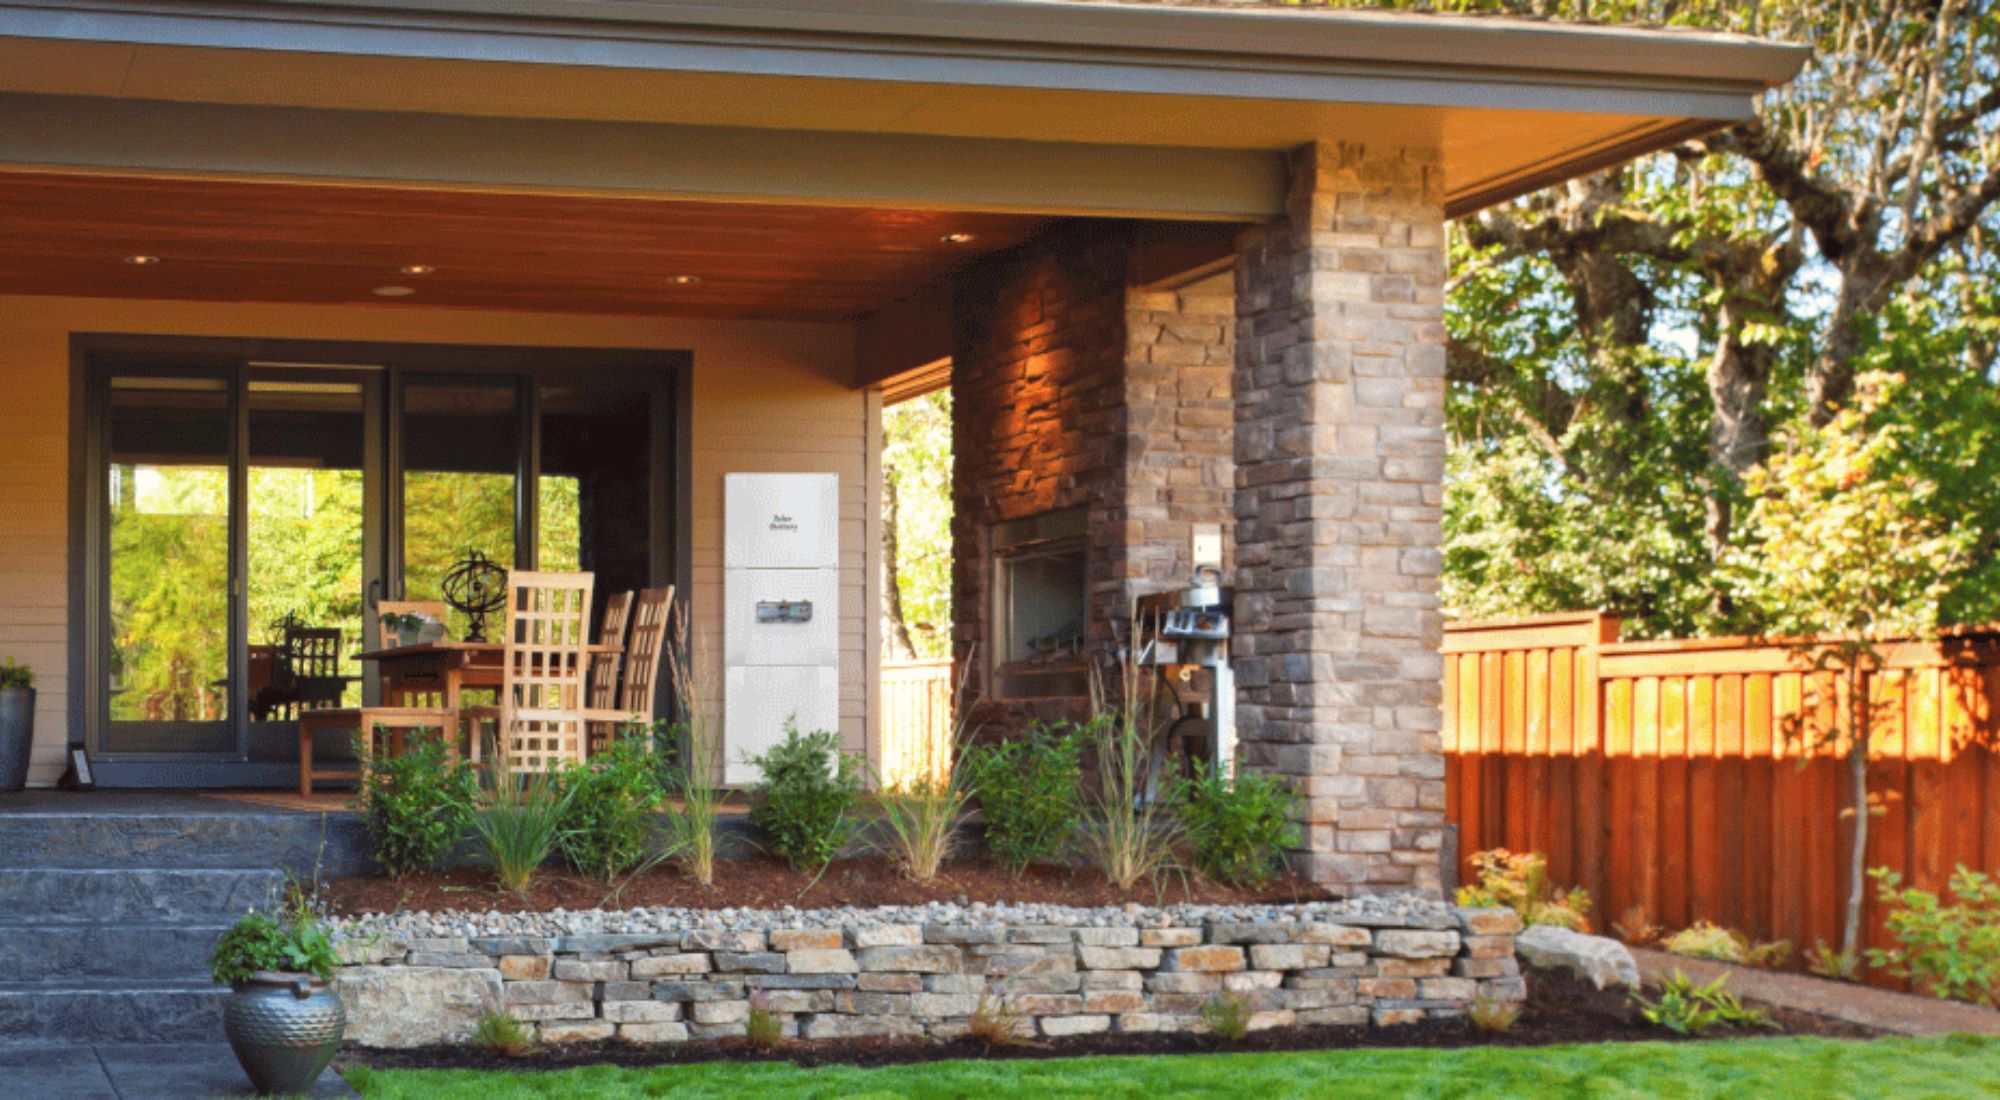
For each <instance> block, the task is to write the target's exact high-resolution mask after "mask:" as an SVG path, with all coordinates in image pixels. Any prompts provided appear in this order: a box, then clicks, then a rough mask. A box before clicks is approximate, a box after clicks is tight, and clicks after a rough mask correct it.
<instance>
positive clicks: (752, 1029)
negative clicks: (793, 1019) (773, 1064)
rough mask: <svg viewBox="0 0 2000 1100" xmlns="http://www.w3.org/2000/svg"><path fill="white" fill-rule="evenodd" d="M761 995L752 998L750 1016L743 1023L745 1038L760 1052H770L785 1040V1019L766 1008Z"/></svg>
mask: <svg viewBox="0 0 2000 1100" xmlns="http://www.w3.org/2000/svg"><path fill="white" fill-rule="evenodd" d="M762 1000H763V998H762V997H761V995H756V994H753V995H752V996H751V998H750V1016H749V1018H748V1019H746V1020H744V1021H743V1038H744V1039H745V1040H746V1041H748V1042H749V1044H750V1045H751V1046H752V1047H755V1048H756V1049H758V1050H770V1049H771V1048H772V1047H775V1046H777V1045H778V1044H779V1043H780V1042H783V1041H784V1038H785V1018H784V1017H783V1016H780V1015H778V1014H777V1013H775V1012H773V1011H771V1010H770V1009H768V1008H765V1007H764V1005H763V1003H762Z"/></svg>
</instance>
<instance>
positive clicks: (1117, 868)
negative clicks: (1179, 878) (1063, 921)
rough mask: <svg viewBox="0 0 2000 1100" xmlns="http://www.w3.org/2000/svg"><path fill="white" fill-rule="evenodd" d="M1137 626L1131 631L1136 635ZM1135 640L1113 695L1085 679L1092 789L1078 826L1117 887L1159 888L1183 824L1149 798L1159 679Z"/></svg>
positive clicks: (1173, 862) (1173, 866)
mask: <svg viewBox="0 0 2000 1100" xmlns="http://www.w3.org/2000/svg"><path fill="white" fill-rule="evenodd" d="M1139 634H1140V628H1139V624H1136V623H1135V624H1134V626H1133V631H1132V636H1133V637H1134V638H1135V639H1136V638H1137V637H1139ZM1139 648H1140V647H1139V645H1138V643H1137V642H1136V641H1135V642H1134V643H1133V644H1132V645H1131V646H1128V647H1127V649H1126V651H1125V657H1124V659H1123V660H1122V661H1121V662H1120V664H1119V683H1118V692H1117V695H1116V696H1115V697H1110V696H1107V694H1106V692H1105V690H1104V684H1103V683H1102V681H1101V679H1099V678H1098V677H1096V676H1093V677H1092V679H1091V707H1092V710H1093V712H1094V720H1093V721H1092V723H1091V724H1090V726H1089V727H1088V728H1089V730H1090V731H1091V732H1092V733H1094V734H1095V735H1096V738H1095V744H1094V745H1093V746H1092V747H1093V748H1094V749H1095V750H1096V756H1097V761H1096V763H1097V790H1096V791H1095V792H1094V793H1095V795H1096V797H1095V798H1094V799H1092V805H1091V807H1090V811H1091V812H1090V815H1089V818H1088V820H1087V822H1086V825H1085V828H1084V834H1083V835H1084V851H1085V852H1086V853H1087V854H1088V855H1089V856H1090V859H1091V862H1093V863H1095V864H1096V865H1097V869H1098V870H1100V871H1102V872H1104V877H1105V879H1106V880H1107V881H1109V882H1110V883H1111V885H1112V886H1113V887H1114V888H1116V889H1118V890H1130V889H1132V887H1134V886H1136V885H1138V884H1139V883H1141V882H1151V883H1154V884H1155V885H1158V882H1159V879H1160V877H1161V876H1162V875H1164V874H1166V873H1167V872H1169V871H1178V870H1179V869H1180V866H1179V862H1178V859H1179V857H1178V853H1179V850H1180V847H1181V842H1182V840H1183V839H1184V838H1185V836H1186V829H1185V828H1184V827H1183V826H1182V825H1181V823H1180V822H1179V821H1177V820H1175V818H1174V816H1173V815H1172V814H1171V813H1169V812H1168V811H1167V808H1166V805H1165V803H1164V802H1162V800H1160V799H1158V798H1155V797H1153V796H1152V792H1153V787H1154V784H1155V781H1156V780H1158V779H1159V778H1160V776H1159V775H1157V774H1156V771H1155V768H1154V762H1153V745H1154V741H1155V738H1157V737H1158V735H1159V732H1160V726H1161V721H1160V714H1161V711H1160V709H1159V707H1158V700H1157V698H1156V697H1155V695H1154V691H1155V689H1156V687H1157V686H1158V684H1159V677H1158V676H1156V675H1155V674H1154V670H1153V669H1152V668H1151V667H1150V666H1145V665H1141V664H1140V663H1139V661H1138V657H1137V652H1138V650H1139Z"/></svg>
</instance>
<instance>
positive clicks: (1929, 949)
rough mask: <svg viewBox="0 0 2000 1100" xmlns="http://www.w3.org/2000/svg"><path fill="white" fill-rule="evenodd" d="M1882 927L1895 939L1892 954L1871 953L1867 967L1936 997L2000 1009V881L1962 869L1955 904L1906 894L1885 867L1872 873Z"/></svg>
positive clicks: (1955, 877)
mask: <svg viewBox="0 0 2000 1100" xmlns="http://www.w3.org/2000/svg"><path fill="white" fill-rule="evenodd" d="M1868 876H1869V877H1870V878H1872V879H1874V880H1875V891H1876V895H1875V896H1876V899H1877V900H1878V901H1880V902H1881V903H1882V905H1883V907H1884V908H1885V909H1886V910H1887V911H1888V915H1887V917H1885V918H1884V920H1883V924H1884V925H1885V926H1886V927H1887V928H1888V930H1889V934H1890V935H1891V936H1894V937H1895V938H1896V946H1895V947H1892V948H1889V949H1888V950H1882V949H1879V948H1869V949H1868V952H1867V954H1868V961H1869V962H1870V963H1871V964H1872V965H1874V966H1878V967H1882V968H1884V969H1886V970H1888V972H1889V973H1891V974H1894V975H1896V976H1897V977H1900V978H1908V979H1909V980H1910V981H1911V982H1912V983H1913V984H1914V985H1916V987H1917V988H1918V989H1921V990H1923V991H1924V992H1926V993H1928V994H1930V995H1931V996H1933V997H1948V998H1950V999H1952V1000H1955V1001H1971V1002H1973V1003H1975V1004H1983V1005H1993V1006H1996V1007H2000V880H1995V879H1994V878H1993V876H1991V875H1988V874H1984V873H1982V872H1979V871H1974V870H1971V869H1969V868H1967V867H1965V866H1963V865H1961V866H1959V867H1958V868H1957V869H1956V870H1954V871H1953V872H1952V876H1951V883H1950V890H1951V895H1952V901H1951V903H1950V904H1946V903H1945V902H1943V901H1941V900H1940V899H1939V898H1938V896H1937V895H1936V894H1933V893H1930V892H1928V891H1925V890H1915V889H1904V888H1903V886H1902V881H1903V880H1902V876H1901V875H1898V874H1897V873H1896V872H1894V871H1892V870H1890V869H1889V868H1887V867H1877V868H1874V869H1873V870H1871V871H1869V872H1868Z"/></svg>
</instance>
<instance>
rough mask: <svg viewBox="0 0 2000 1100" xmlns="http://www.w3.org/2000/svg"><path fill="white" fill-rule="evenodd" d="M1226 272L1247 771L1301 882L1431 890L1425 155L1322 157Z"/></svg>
mask: <svg viewBox="0 0 2000 1100" xmlns="http://www.w3.org/2000/svg"><path fill="white" fill-rule="evenodd" d="M1291 170H1292V180H1291V193H1290V199H1289V202H1290V209H1289V214H1288V216H1287V217H1286V218H1284V219H1282V220H1280V221H1278V222H1275V223H1273V224H1271V225H1268V226H1263V227H1260V228H1258V229H1255V230H1253V231H1251V232H1250V233H1248V234H1246V235H1245V237H1244V238H1243V239H1242V240H1241V242H1240V243H1239V246H1238V254H1237V268H1236V311H1237V328H1236V372H1235V385H1234V394H1233V396H1234V400H1235V406H1236V433H1235V436H1236V439H1235V450H1236V484H1237V491H1236V556H1237V569H1236V583H1237V591H1236V630H1237V637H1236V641H1235V644H1234V654H1235V659H1236V664H1237V668H1238V680H1237V683H1238V685H1239V696H1238V701H1239V709H1238V719H1239V723H1240V732H1241V736H1242V741H1243V746H1244V755H1245V763H1246V764H1247V765H1248V766H1250V767H1253V768H1257V769H1260V770H1264V771H1269V772H1276V773H1279V774H1282V775H1287V776H1291V777H1293V778H1294V781H1295V783H1296V785H1297V786H1298V787H1299V789H1300V790H1301V791H1302V793H1303V794H1304V795H1305V799H1304V805H1305V833H1306V835H1305V840H1306V843H1305V850H1304V851H1303V852H1301V853H1300V854H1299V856H1298V859H1297V863H1298V865H1299V867H1300V869H1301V870H1302V871H1303V872H1304V873H1306V874H1307V875H1308V876H1310V877H1311V878H1313V879H1315V880H1317V881H1320V882H1324V883H1328V884H1331V885H1334V886H1335V887H1336V888H1340V889H1344V890H1346V891H1348V892H1352V893H1367V892H1372V891H1382V890H1409V889H1415V890H1419V891H1424V892H1435V891H1438V890H1439V889H1440V885H1441V883H1440V867H1439V849H1440V847H1441V843H1442V838H1443V833H1444V824H1445V822H1444V816H1445V779H1444V755H1443V751H1442V745H1441V742H1440V740H1439V731H1440V729H1441V727H1442V724H1443V713H1442V709H1441V704H1442V699H1441V696H1442V687H1441V684H1442V682H1443V661H1442V658H1441V657H1440V656H1439V648H1440V646H1441V645H1442V643H1443V635H1444V620H1443V615H1442V612H1441V611H1440V607H1439V602H1438V578H1439V574H1440V571H1441V567H1442V561H1443V558H1442V551H1441V547H1442V538H1443V533H1442V522H1443V521H1442V505H1443V474H1444V451H1445V436H1444V381H1445V380H1444V374H1445V331H1444V268H1445V257H1444V209H1443V204H1442V198H1441V187H1440V184H1441V179H1440V167H1439V163H1438V158H1437V156H1436V154H1435V153H1433V152H1429V151H1421V150H1410V149H1396V148H1364V147H1361V146H1354V145H1319V146H1312V147H1308V148H1305V149H1302V150H1299V151H1297V152H1296V153H1295V154H1294V155H1293V158H1292V166H1291Z"/></svg>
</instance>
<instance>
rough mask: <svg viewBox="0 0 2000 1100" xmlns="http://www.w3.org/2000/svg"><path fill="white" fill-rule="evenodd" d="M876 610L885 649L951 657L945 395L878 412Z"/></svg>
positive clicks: (948, 414) (947, 407)
mask: <svg viewBox="0 0 2000 1100" xmlns="http://www.w3.org/2000/svg"><path fill="white" fill-rule="evenodd" d="M882 560H883V568H884V570H885V571H886V573H887V575H886V576H885V577H884V581H885V583H884V585H883V593H884V599H883V604H884V607H883V615H884V617H885V618H886V619H887V623H886V625H887V627H888V629H887V630H886V631H885V634H886V635H887V637H888V640H889V645H890V647H891V650H892V651H893V652H894V653H895V654H896V655H898V656H903V657H925V658H928V657H948V656H950V655H951V394H950V392H948V391H938V392H936V393H929V394H925V395H924V396H922V397H915V398H911V399H910V400H908V401H903V402H899V403H898V404H895V405H891V406H890V407H888V408H886V409H884V410H882Z"/></svg>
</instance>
